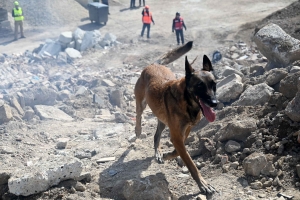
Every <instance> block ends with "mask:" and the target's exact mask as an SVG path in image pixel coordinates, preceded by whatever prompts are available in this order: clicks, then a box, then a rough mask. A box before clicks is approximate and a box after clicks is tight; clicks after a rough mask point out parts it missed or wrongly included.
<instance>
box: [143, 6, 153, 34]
mask: <svg viewBox="0 0 300 200" xmlns="http://www.w3.org/2000/svg"><path fill="white" fill-rule="evenodd" d="M149 8H150V7H149V6H148V5H146V6H145V8H144V9H143V12H142V15H143V17H142V22H143V29H142V32H141V36H142V37H143V36H144V31H145V29H146V28H147V38H150V25H151V22H153V25H155V23H154V20H153V17H152V13H151V12H150V11H149Z"/></svg>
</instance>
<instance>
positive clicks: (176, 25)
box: [172, 12, 186, 45]
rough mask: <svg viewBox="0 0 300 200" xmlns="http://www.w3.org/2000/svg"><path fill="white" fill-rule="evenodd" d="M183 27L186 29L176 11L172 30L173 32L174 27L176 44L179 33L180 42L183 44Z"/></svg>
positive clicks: (178, 42) (178, 41)
mask: <svg viewBox="0 0 300 200" xmlns="http://www.w3.org/2000/svg"><path fill="white" fill-rule="evenodd" d="M183 27H184V29H185V30H186V26H185V24H184V21H183V18H182V17H180V13H179V12H177V13H176V17H175V19H173V25H172V32H173V33H174V29H175V31H176V38H177V44H178V45H179V44H180V40H179V35H180V37H181V42H182V44H184V37H183Z"/></svg>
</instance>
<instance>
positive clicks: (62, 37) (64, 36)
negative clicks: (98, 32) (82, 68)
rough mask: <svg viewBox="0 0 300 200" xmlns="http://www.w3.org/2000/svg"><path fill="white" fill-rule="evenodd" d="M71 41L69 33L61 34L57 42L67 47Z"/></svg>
mask: <svg viewBox="0 0 300 200" xmlns="http://www.w3.org/2000/svg"><path fill="white" fill-rule="evenodd" d="M72 39H73V35H72V32H71V31H66V32H62V33H61V34H60V36H59V39H58V41H59V42H60V43H61V44H63V45H64V46H67V44H69V43H70V42H71V41H72Z"/></svg>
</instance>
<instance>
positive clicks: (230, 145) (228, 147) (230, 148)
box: [225, 140, 241, 153]
mask: <svg viewBox="0 0 300 200" xmlns="http://www.w3.org/2000/svg"><path fill="white" fill-rule="evenodd" d="M240 149H241V145H240V143H238V142H236V141H233V140H229V141H228V142H227V143H226V144H225V151H227V152H228V153H232V152H236V151H239V150H240Z"/></svg>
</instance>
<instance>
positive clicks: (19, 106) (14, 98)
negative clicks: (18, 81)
mask: <svg viewBox="0 0 300 200" xmlns="http://www.w3.org/2000/svg"><path fill="white" fill-rule="evenodd" d="M10 104H11V106H13V107H14V108H15V109H17V111H18V113H19V114H20V115H22V116H23V115H24V110H23V109H22V107H21V105H20V104H19V102H18V100H17V98H16V97H12V98H11V100H10Z"/></svg>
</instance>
